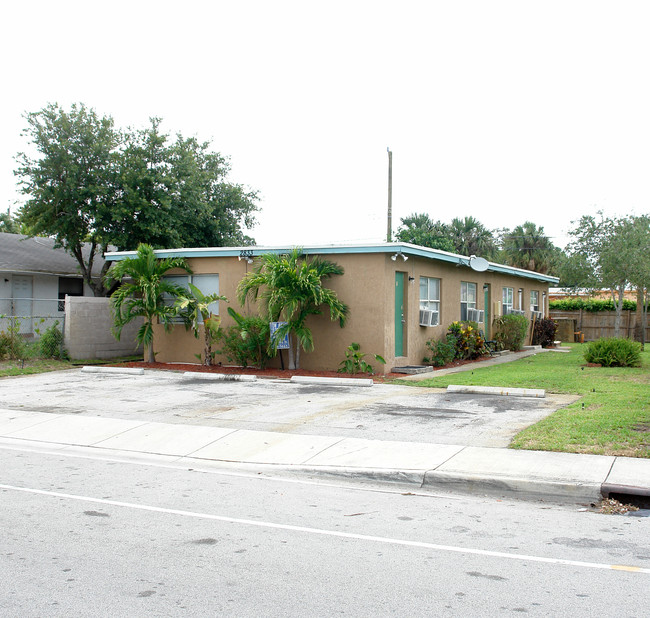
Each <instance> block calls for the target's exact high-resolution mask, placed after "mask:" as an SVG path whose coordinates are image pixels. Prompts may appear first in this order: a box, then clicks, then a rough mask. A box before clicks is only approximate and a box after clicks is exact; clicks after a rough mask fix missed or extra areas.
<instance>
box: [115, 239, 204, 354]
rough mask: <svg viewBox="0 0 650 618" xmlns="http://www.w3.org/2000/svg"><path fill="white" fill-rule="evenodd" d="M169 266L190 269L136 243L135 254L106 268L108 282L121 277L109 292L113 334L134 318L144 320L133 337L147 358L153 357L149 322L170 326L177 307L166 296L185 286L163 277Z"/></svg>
mask: <svg viewBox="0 0 650 618" xmlns="http://www.w3.org/2000/svg"><path fill="white" fill-rule="evenodd" d="M173 268H181V269H183V270H184V271H185V272H187V273H191V272H192V271H191V270H190V268H189V266H188V265H187V262H186V261H185V260H184V259H183V258H164V259H159V258H157V257H156V255H155V253H154V250H153V248H152V247H151V246H150V245H144V244H142V245H140V246H139V247H138V249H137V255H136V256H135V257H132V258H126V259H124V260H121V261H119V262H117V263H116V264H115V265H114V266H113V268H111V269H110V270H109V271H108V275H107V279H108V280H109V281H108V283H109V284H110V283H115V282H120V281H122V280H123V279H124V280H125V281H124V282H123V283H122V284H121V285H120V287H118V288H117V290H115V292H113V294H112V295H111V305H112V308H113V315H114V321H115V335H116V337H117V338H118V339H119V338H120V336H121V334H122V329H123V328H124V326H126V325H127V324H128V323H129V322H131V321H133V320H135V319H136V318H142V319H143V320H144V323H143V324H142V326H141V327H140V328H139V330H138V332H137V335H136V341H137V342H138V343H139V344H141V345H143V346H144V347H145V350H146V359H147V362H149V363H153V362H155V360H156V357H155V353H154V347H153V342H154V341H153V336H154V329H153V325H154V322H155V321H158V322H159V323H160V324H162V325H163V327H164V329H165V330H169V329H170V328H171V323H172V322H171V320H172V318H173V317H174V316H176V314H177V311H176V308H175V307H174V305H173V303H172V302H170V299H174V298H177V297H179V296H182V295H184V294H185V289H184V288H182V287H181V286H178V285H175V284H173V283H170V282H169V281H166V280H165V278H164V275H165V273H167V272H168V271H170V270H171V269H173Z"/></svg>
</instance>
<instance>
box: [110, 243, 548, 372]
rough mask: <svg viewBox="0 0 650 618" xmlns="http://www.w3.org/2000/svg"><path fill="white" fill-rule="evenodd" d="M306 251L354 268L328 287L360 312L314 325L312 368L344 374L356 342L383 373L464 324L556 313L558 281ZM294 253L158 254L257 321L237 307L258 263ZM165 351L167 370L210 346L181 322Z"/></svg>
mask: <svg viewBox="0 0 650 618" xmlns="http://www.w3.org/2000/svg"><path fill="white" fill-rule="evenodd" d="M302 249H303V251H304V253H305V254H306V255H310V256H316V255H318V256H322V257H324V258H326V259H329V260H332V261H334V262H336V263H337V264H339V265H341V266H342V267H343V268H344V269H345V274H344V275H342V276H335V277H332V278H331V279H328V280H327V282H326V285H327V286H328V287H331V288H332V289H333V290H335V291H336V293H337V294H338V297H339V298H340V299H341V300H342V301H343V302H345V303H346V304H347V305H348V306H349V308H350V315H349V318H348V320H347V324H346V326H345V328H339V326H338V322H332V321H330V319H329V314H328V313H327V311H325V312H324V315H320V316H312V317H311V318H309V326H310V327H311V328H312V331H313V334H314V344H315V345H314V351H313V352H310V353H301V357H300V366H301V368H303V369H315V370H334V369H336V368H337V367H338V366H339V363H340V362H341V361H342V360H343V358H344V354H345V349H346V348H347V346H349V345H350V343H352V342H356V343H359V344H361V351H362V352H365V353H368V354H380V355H381V356H383V357H384V358H385V359H386V365H385V366H384V367H383V368H381V369H380V368H379V367H376V369H379V370H383V371H390V369H391V368H392V367H395V366H403V365H413V364H420V363H421V362H422V357H423V356H424V355H425V343H426V341H427V340H429V339H432V338H436V339H437V338H441V337H442V336H443V335H444V334H445V332H446V331H447V327H448V326H449V325H450V324H451V323H452V322H454V321H455V320H461V319H470V320H474V321H476V322H479V324H480V328H481V329H483V330H485V331H486V332H487V334H489V331H490V324H491V323H492V320H493V319H494V317H495V316H497V315H502V314H503V313H523V314H525V315H527V316H529V317H530V316H531V312H535V313H536V316H537V317H541V316H542V315H543V316H546V315H548V286H549V284H554V285H557V283H558V279H557V278H556V277H550V276H548V275H542V274H539V273H535V272H532V271H528V270H522V269H519V268H513V267H511V266H504V265H501V264H495V263H492V262H489V263H488V262H486V261H485V260H482V259H476V258H474V257H473V256H472V257H471V258H470V257H466V256H461V255H457V254H453V253H447V252H445V251H438V250H435V249H428V248H426V247H420V246H417V245H411V244H407V243H378V244H364V245H343V246H337V245H322V246H320V245H319V246H306V247H303V248H302ZM289 251H290V248H287V247H216V248H196V249H171V250H158V251H156V255H157V256H159V257H171V256H175V257H184V258H186V259H187V261H188V262H189V264H190V267H191V268H192V270H193V272H194V274H193V275H190V277H192V279H191V280H192V281H193V282H194V283H195V285H197V287H199V288H200V289H201V290H202V291H203V293H204V294H209V293H211V292H218V293H219V294H223V295H225V296H226V297H227V298H228V300H229V304H230V305H231V306H232V307H234V308H235V309H236V310H237V311H239V312H242V313H244V314H254V313H256V312H257V307H255V306H249V303H247V306H246V307H244V308H242V307H241V306H240V305H239V303H238V302H237V294H236V290H237V285H238V284H239V282H240V281H241V279H242V278H243V277H244V275H245V274H246V273H247V272H248V271H250V270H251V268H253V260H254V258H255V257H256V256H259V255H262V254H264V253H287V252H289ZM133 255H135V252H126V251H125V252H113V253H107V254H106V256H105V257H106V260H108V261H113V260H120V259H124V258H126V257H131V256H133ZM170 275H171V276H173V277H174V279H175V281H176V282H177V283H182V282H183V281H187V280H188V276H187V275H185V274H183V273H181V272H179V273H174V272H170ZM221 304H223V303H221ZM216 310H217V311H218V310H219V309H218V307H217V308H216ZM221 315H222V325H223V326H224V327H225V326H228V325H230V324H232V320H231V318H230V316H228V314H227V313H226V311H224V310H223V308H222V310H221ZM155 346H156V349H155V352H156V354H157V356H156V358H157V359H158V360H159V361H162V362H173V361H178V362H196V357H195V354H197V353H200V351H201V342H200V340H197V339H195V338H194V337H193V336H192V333H191V332H188V331H187V330H186V329H185V328H184V326H183V325H181V324H178V325H175V326H173V329H172V331H171V332H170V333H164V331H163V329H162V327H158V328H157V330H156V335H155ZM217 360H221V361H223V362H225V359H223V358H219V357H217Z"/></svg>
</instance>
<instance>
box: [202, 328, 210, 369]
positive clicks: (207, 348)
mask: <svg viewBox="0 0 650 618" xmlns="http://www.w3.org/2000/svg"><path fill="white" fill-rule="evenodd" d="M203 329H204V331H205V345H204V347H203V353H204V354H205V360H204V361H203V364H204V365H206V366H207V367H210V365H212V342H211V341H210V332H209V329H208V327H207V326H206V325H205V320H204V322H203Z"/></svg>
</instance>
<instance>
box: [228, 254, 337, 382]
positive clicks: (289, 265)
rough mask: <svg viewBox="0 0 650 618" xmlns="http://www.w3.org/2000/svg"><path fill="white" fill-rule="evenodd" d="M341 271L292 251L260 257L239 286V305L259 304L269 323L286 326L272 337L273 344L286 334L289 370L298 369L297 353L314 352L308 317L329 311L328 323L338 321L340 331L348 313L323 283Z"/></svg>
mask: <svg viewBox="0 0 650 618" xmlns="http://www.w3.org/2000/svg"><path fill="white" fill-rule="evenodd" d="M342 274H343V268H342V267H341V266H339V265H338V264H336V263H334V262H331V261H329V260H324V259H322V258H320V257H315V258H313V259H310V258H308V257H305V256H304V255H303V254H302V250H301V249H298V248H296V249H294V250H293V251H292V252H291V253H289V254H287V255H278V254H274V253H267V254H264V255H262V256H260V258H259V260H258V263H257V264H256V266H255V267H254V268H253V270H252V271H251V272H249V273H248V274H247V275H246V276H245V277H244V278H243V279H242V280H241V282H240V283H239V286H238V289H237V295H238V297H239V301H240V303H241V304H244V303H245V302H246V299H247V298H250V299H252V300H255V301H257V300H258V299H259V300H260V301H261V302H262V305H263V307H264V309H265V310H266V312H267V314H268V316H269V318H270V320H271V321H273V322H277V321H284V322H286V324H285V325H284V326H283V327H281V328H280V329H279V330H278V331H276V333H275V337H276V338H275V341H278V340H281V339H282V338H284V336H285V335H287V334H289V335H290V338H291V343H290V347H289V369H298V368H299V367H300V349H301V348H302V349H303V350H305V351H306V352H309V351H311V350H313V349H314V338H313V335H312V332H311V329H310V328H309V326H308V325H307V319H308V318H309V316H310V315H318V314H320V313H322V311H323V308H326V309H329V312H330V319H331V320H338V322H339V326H340V327H341V328H343V326H344V325H345V320H346V318H347V315H348V312H349V309H348V306H347V305H346V304H345V303H344V302H342V301H341V300H340V299H339V298H338V296H337V295H336V292H334V291H333V290H331V289H329V288H327V287H325V286H324V285H323V282H324V281H326V280H327V279H329V278H331V277H333V276H335V275H342Z"/></svg>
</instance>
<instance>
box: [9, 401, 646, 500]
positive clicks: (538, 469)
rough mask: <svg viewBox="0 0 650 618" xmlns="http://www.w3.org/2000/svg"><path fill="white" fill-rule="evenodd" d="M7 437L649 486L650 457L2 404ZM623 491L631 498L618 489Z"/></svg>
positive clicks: (376, 468) (589, 495)
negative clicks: (277, 429) (342, 434)
mask: <svg viewBox="0 0 650 618" xmlns="http://www.w3.org/2000/svg"><path fill="white" fill-rule="evenodd" d="M0 446H3V447H5V448H7V447H8V448H35V449H38V450H44V451H47V452H60V453H65V452H69V453H79V452H82V453H85V454H89V453H92V454H94V455H101V456H106V457H114V458H118V459H119V458H123V459H133V458H134V457H136V458H138V459H142V458H144V459H145V460H155V461H156V462H165V463H169V464H174V465H182V466H188V467H191V468H194V469H198V468H200V467H201V466H208V465H211V466H215V465H221V466H228V465H232V464H233V463H236V464H238V465H244V464H245V465H249V466H250V465H254V466H258V469H260V467H261V469H263V470H266V471H276V472H277V471H283V472H285V471H295V472H301V473H308V474H311V475H320V476H329V477H338V478H347V479H367V480H371V481H373V482H381V483H397V484H405V485H412V486H414V487H417V488H422V487H423V488H428V489H434V490H445V491H456V492H465V493H472V494H481V495H483V494H489V495H496V496H507V497H511V498H519V499H533V500H548V501H550V502H565V503H589V502H595V501H598V500H599V499H600V498H601V497H603V496H605V497H607V496H609V495H610V494H615V495H617V496H626V495H628V496H645V497H648V496H650V460H649V459H634V458H626V457H610V456H600V455H574V454H569V453H549V452H538V451H515V450H509V449H501V448H483V447H471V446H456V445H449V444H428V443H417V442H416V443H414V442H391V441H384V440H367V439H358V438H340V437H332V436H317V435H296V434H286V433H277V432H269V431H251V430H245V429H233V428H227V429H225V428H218V427H207V426H197V425H179V424H168V423H157V422H147V421H136V420H123V419H114V418H99V417H86V416H73V415H70V414H51V413H46V412H30V411H15V410H0ZM619 499H623V498H619Z"/></svg>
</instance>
